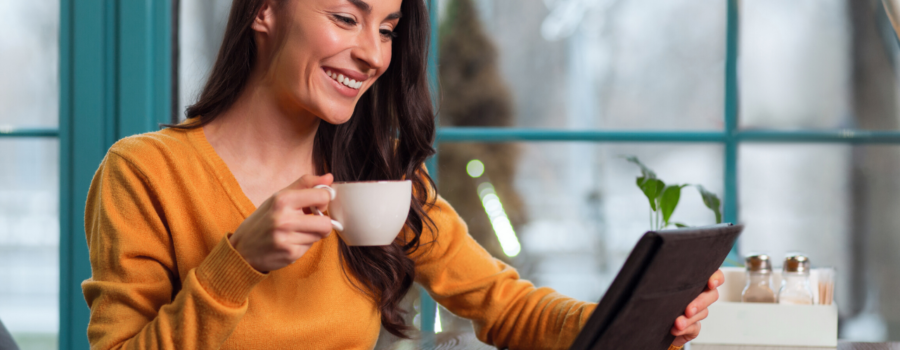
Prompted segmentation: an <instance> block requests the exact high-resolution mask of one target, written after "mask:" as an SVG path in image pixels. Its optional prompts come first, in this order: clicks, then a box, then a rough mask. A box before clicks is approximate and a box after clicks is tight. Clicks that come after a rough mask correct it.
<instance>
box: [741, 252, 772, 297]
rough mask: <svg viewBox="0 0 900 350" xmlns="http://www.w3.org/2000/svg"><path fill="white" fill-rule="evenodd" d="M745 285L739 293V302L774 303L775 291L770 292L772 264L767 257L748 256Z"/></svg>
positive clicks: (763, 255) (759, 255) (761, 255)
mask: <svg viewBox="0 0 900 350" xmlns="http://www.w3.org/2000/svg"><path fill="white" fill-rule="evenodd" d="M744 261H745V262H746V265H747V285H746V286H744V291H743V292H741V301H742V302H745V303H774V302H775V291H773V290H772V263H771V261H770V260H769V256H768V255H765V254H757V255H751V256H748V257H747V258H746V259H745V260H744Z"/></svg>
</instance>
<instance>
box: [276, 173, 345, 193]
mask: <svg viewBox="0 0 900 350" xmlns="http://www.w3.org/2000/svg"><path fill="white" fill-rule="evenodd" d="M333 182H334V176H333V175H331V174H330V173H329V174H325V175H322V176H316V175H310V174H306V175H303V176H301V177H300V178H299V179H297V181H294V183H292V184H290V185H289V186H288V187H287V188H286V189H304V188H313V187H315V186H316V185H327V186H331V183H333Z"/></svg>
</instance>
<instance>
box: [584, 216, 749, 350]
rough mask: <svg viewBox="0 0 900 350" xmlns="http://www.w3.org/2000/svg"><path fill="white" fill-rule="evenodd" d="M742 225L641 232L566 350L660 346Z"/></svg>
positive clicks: (662, 348) (636, 349) (628, 349)
mask: <svg viewBox="0 0 900 350" xmlns="http://www.w3.org/2000/svg"><path fill="white" fill-rule="evenodd" d="M743 229H744V227H743V225H731V224H721V225H716V226H708V227H695V228H685V229H677V230H661V231H655V232H653V231H651V232H647V233H645V234H644V236H643V237H641V240H640V241H638V243H637V245H636V246H635V247H634V249H633V250H632V251H631V254H630V255H629V256H628V259H627V260H625V265H623V266H622V269H621V270H619V274H618V275H616V279H615V280H613V283H612V285H610V287H609V290H607V291H606V294H605V295H604V296H603V298H602V299H600V304H599V305H597V309H596V310H595V311H594V313H593V314H592V315H591V317H590V318H589V319H588V321H587V324H585V326H584V328H583V329H582V330H581V333H580V334H578V338H576V339H575V342H574V343H572V347H571V348H570V349H571V350H593V349H596V350H601V349H602V350H609V349H617V350H631V349H634V350H653V349H660V350H665V349H667V348H668V347H669V345H670V344H672V341H673V340H675V336H673V335H672V334H671V333H670V332H669V331H670V330H671V329H672V325H674V323H675V319H676V318H678V316H680V315H682V314H683V313H684V309H685V308H687V306H688V304H689V303H690V302H691V301H693V300H694V298H696V297H697V296H698V295H700V293H701V292H703V290H704V289H705V288H706V285H707V283H708V281H709V277H710V276H712V274H713V273H714V272H716V270H717V269H718V268H719V266H721V265H722V262H724V261H725V258H726V257H727V256H728V252H729V251H731V247H732V246H733V245H734V241H735V239H737V237H738V235H740V233H741V230H743Z"/></svg>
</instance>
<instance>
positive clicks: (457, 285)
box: [413, 197, 596, 349]
mask: <svg viewBox="0 0 900 350" xmlns="http://www.w3.org/2000/svg"><path fill="white" fill-rule="evenodd" d="M428 213H429V217H430V218H431V219H432V220H433V221H434V224H435V226H436V227H437V232H436V233H435V232H433V231H431V230H427V229H426V230H425V232H424V233H423V235H422V238H421V240H422V246H421V247H420V248H419V250H418V251H417V252H416V253H414V254H413V259H414V260H415V261H416V281H417V282H419V283H420V284H422V285H423V286H424V287H425V289H426V290H427V291H428V293H429V294H430V295H431V296H432V297H433V298H434V299H435V301H437V302H438V303H440V304H441V305H443V306H444V307H446V308H447V309H448V310H450V312H452V313H454V314H456V315H458V316H460V317H464V318H468V319H470V320H472V322H473V325H474V326H475V332H476V336H477V337H478V339H479V340H481V341H483V342H485V343H488V344H491V345H493V346H496V347H498V348H501V349H502V348H506V347H508V348H510V349H566V348H568V347H569V346H570V345H571V343H572V342H573V341H574V340H575V337H576V336H577V335H578V332H579V331H580V330H581V328H583V327H584V324H585V322H587V319H588V317H589V316H590V314H591V312H593V310H594V308H595V307H596V304H594V303H587V302H581V301H577V300H574V299H571V298H568V297H565V296H563V295H561V294H559V293H557V292H555V291H554V290H552V289H550V288H546V287H544V288H536V287H535V286H534V285H533V284H532V283H531V282H528V281H526V280H522V279H520V278H519V274H518V272H516V270H515V269H514V268H512V267H510V266H509V265H506V264H505V263H503V262H501V261H500V260H497V259H495V258H493V257H491V255H490V254H489V253H488V252H487V251H486V250H485V249H484V248H482V247H481V246H480V245H479V244H478V243H477V242H476V241H475V240H474V239H473V238H472V237H471V236H470V235H469V233H468V229H467V228H466V225H465V223H464V222H463V221H462V219H461V218H460V217H459V215H458V214H457V213H456V211H454V210H453V208H452V207H451V206H450V204H449V203H447V202H446V201H445V200H444V199H443V198H441V197H438V198H437V202H436V204H435V206H434V207H432V208H431V209H430V210H429V212H428Z"/></svg>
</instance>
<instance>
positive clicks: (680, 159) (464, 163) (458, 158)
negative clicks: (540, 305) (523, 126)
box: [438, 143, 723, 330]
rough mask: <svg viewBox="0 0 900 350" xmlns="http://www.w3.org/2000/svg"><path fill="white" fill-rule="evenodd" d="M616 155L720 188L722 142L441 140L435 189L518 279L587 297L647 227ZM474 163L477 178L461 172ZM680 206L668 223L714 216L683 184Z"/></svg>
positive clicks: (628, 167)
mask: <svg viewBox="0 0 900 350" xmlns="http://www.w3.org/2000/svg"><path fill="white" fill-rule="evenodd" d="M622 155H635V156H637V157H638V158H640V160H641V161H642V162H644V163H645V164H646V165H647V166H648V167H650V168H651V169H653V170H654V171H655V172H656V174H657V175H658V176H659V178H660V179H662V180H663V181H665V182H666V183H669V184H675V183H680V184H702V185H703V186H705V187H706V188H708V189H709V190H711V191H713V192H715V193H718V194H720V195H721V193H722V184H723V181H722V173H723V170H722V169H723V165H722V147H721V146H719V145H712V144H710V145H693V144H691V145H685V144H591V143H511V144H483V143H453V144H450V143H447V144H441V145H440V149H439V157H440V158H439V159H440V160H439V168H438V176H439V178H438V186H439V190H440V193H441V195H442V196H443V197H444V198H446V199H447V200H448V201H449V202H450V203H451V204H452V205H453V206H454V208H455V209H456V210H457V211H458V212H459V214H460V216H462V218H463V219H464V220H465V222H466V224H467V225H468V227H469V230H470V233H471V235H472V236H473V237H475V239H476V240H477V241H478V242H479V243H480V244H481V245H482V246H484V247H485V248H486V249H487V250H488V251H490V252H491V254H492V255H494V256H495V257H498V258H500V259H502V260H505V261H507V262H509V263H511V264H512V265H513V266H515V267H516V268H517V269H518V270H519V272H520V273H521V274H522V277H523V278H526V279H529V280H531V281H532V282H534V283H535V284H536V285H538V286H548V287H551V288H554V289H556V290H557V291H559V292H560V293H562V294H564V295H567V296H571V297H574V298H577V299H579V300H586V301H593V302H596V301H598V300H599V299H600V297H601V296H602V295H603V294H604V293H605V292H606V289H607V287H608V286H609V284H610V283H611V282H612V279H613V278H614V277H615V275H616V273H618V271H619V268H620V267H621V266H622V264H623V263H624V261H625V258H626V257H627V256H628V254H629V253H630V251H631V249H632V248H633V247H634V244H635V243H636V242H637V240H638V239H639V238H640V236H641V235H642V234H643V233H644V232H645V231H647V230H648V229H650V223H649V220H650V218H649V216H650V206H649V204H648V201H647V199H646V197H644V195H643V193H642V192H641V191H640V189H638V187H637V186H636V184H635V179H636V177H638V176H639V175H640V169H639V168H638V167H637V166H635V165H633V164H631V163H628V162H627V161H626V160H625V159H623V158H621V157H620V156H622ZM473 159H478V160H479V161H480V162H481V164H483V169H484V173H483V175H482V176H480V177H478V178H473V177H472V176H471V175H470V174H469V173H470V172H471V173H472V174H474V175H478V173H479V169H481V167H480V166H477V165H470V162H471V161H472V160H473ZM472 164H478V163H472ZM485 182H489V183H491V184H492V185H493V192H494V193H496V195H497V198H499V202H501V203H502V204H501V205H502V207H503V209H504V211H505V213H506V216H507V217H508V218H509V220H510V221H511V222H512V225H513V227H514V232H515V235H516V237H517V238H518V241H519V244H520V245H521V250H520V252H519V254H518V255H516V256H514V257H510V256H509V255H510V254H508V253H507V252H508V251H509V248H508V246H507V245H506V244H504V243H502V242H504V239H503V233H502V232H500V231H502V229H495V228H494V227H496V226H494V224H495V223H496V222H498V221H497V220H496V215H494V214H490V215H489V214H488V212H489V210H491V207H492V206H493V205H495V204H494V203H491V201H492V199H490V198H488V197H486V196H485V194H484V192H483V191H484V188H485V185H483V183H485ZM479 189H481V191H479ZM680 202H681V203H680V204H679V206H678V208H677V210H676V211H675V213H674V214H673V216H672V220H671V221H672V222H683V223H686V224H688V225H706V224H712V223H714V222H715V216H714V215H713V213H712V212H711V211H710V210H708V209H706V207H705V206H704V205H703V202H702V200H701V198H700V195H699V193H698V192H697V191H696V189H694V188H685V189H684V191H683V193H682V195H681V201H680ZM492 217H493V219H492ZM492 223H494V224H492ZM442 317H443V319H442V322H444V324H442V326H443V329H444V330H448V327H449V326H447V324H448V323H449V324H452V325H457V326H458V327H464V326H466V325H467V323H466V322H464V321H454V319H453V318H451V317H449V314H448V313H446V312H443V313H442ZM468 327H471V326H468ZM449 329H453V328H449Z"/></svg>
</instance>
